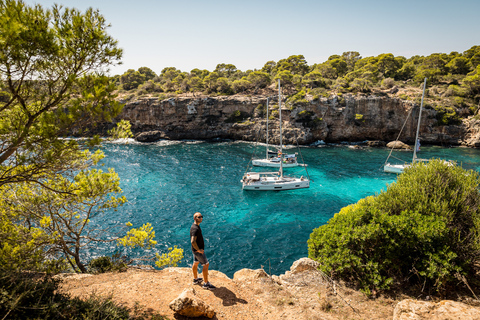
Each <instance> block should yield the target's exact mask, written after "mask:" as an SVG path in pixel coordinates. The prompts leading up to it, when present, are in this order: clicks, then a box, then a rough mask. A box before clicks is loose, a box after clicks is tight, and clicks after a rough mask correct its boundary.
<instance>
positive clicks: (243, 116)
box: [225, 110, 250, 123]
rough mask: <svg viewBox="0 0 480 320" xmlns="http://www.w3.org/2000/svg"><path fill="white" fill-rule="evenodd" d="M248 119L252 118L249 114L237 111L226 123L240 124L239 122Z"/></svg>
mask: <svg viewBox="0 0 480 320" xmlns="http://www.w3.org/2000/svg"><path fill="white" fill-rule="evenodd" d="M248 117H250V115H249V114H248V113H247V112H244V111H240V110H236V111H234V112H232V114H230V115H229V116H228V118H227V119H226V120H225V122H227V123H238V122H242V121H244V120H245V119H247V118H248Z"/></svg>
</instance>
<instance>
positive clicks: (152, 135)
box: [135, 130, 167, 142]
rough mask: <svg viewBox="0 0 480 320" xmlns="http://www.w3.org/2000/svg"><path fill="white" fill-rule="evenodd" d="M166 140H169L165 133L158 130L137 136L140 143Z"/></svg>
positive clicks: (136, 138)
mask: <svg viewBox="0 0 480 320" xmlns="http://www.w3.org/2000/svg"><path fill="white" fill-rule="evenodd" d="M165 138H167V137H166V136H165V132H163V131H158V130H155V131H146V132H141V133H139V134H137V135H135V140H137V141H138V142H156V141H158V140H160V139H165Z"/></svg>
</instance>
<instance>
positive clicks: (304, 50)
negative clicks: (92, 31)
mask: <svg viewBox="0 0 480 320" xmlns="http://www.w3.org/2000/svg"><path fill="white" fill-rule="evenodd" d="M24 2H26V3H27V4H30V5H31V4H34V3H38V4H41V5H42V6H44V7H46V8H50V7H51V6H52V5H53V4H54V3H57V4H61V5H63V6H64V7H70V8H71V7H75V8H77V9H79V10H82V11H85V10H86V9H87V8H89V7H93V8H94V9H99V11H100V13H101V14H102V15H103V16H104V17H105V19H106V21H107V22H108V23H109V24H111V27H110V28H109V29H108V31H107V32H108V33H109V34H110V35H111V36H113V37H114V38H115V39H116V40H118V46H119V47H120V48H122V49H123V58H122V64H121V65H119V66H115V67H112V68H111V69H110V74H111V75H115V74H123V73H124V72H125V71H127V70H128V69H135V70H137V69H138V68H140V67H148V68H150V69H152V70H153V71H154V72H155V73H157V74H160V72H161V71H162V70H163V69H164V68H166V67H175V68H177V69H179V70H181V71H186V72H190V71H191V70H192V69H195V68H198V69H202V70H203V69H206V70H209V71H213V70H214V69H215V67H216V66H217V64H220V63H226V64H233V65H235V66H236V67H237V69H239V70H242V71H246V70H254V69H261V68H262V67H263V66H264V64H265V63H266V62H268V61H275V62H277V61H278V60H280V59H285V58H288V57H289V56H291V55H303V56H304V57H305V60H306V61H307V63H308V64H309V65H313V64H315V63H322V62H324V61H326V60H327V59H328V57H329V56H331V55H335V54H338V55H341V54H342V53H343V52H346V51H357V52H359V53H360V55H361V56H362V57H370V56H378V55H379V54H382V53H392V54H394V55H395V56H404V57H406V58H410V57H411V56H414V55H421V56H427V55H430V54H432V53H450V52H452V51H456V52H464V51H465V50H468V49H470V48H471V47H472V46H474V45H480V19H479V16H478V14H479V12H480V0H456V1H451V0H450V1H445V0H396V1H391V0H383V1H382V0H363V1H362V0H343V1H333V0H329V1H325V0H316V1H315V0H290V1H286V0H277V1H271V0H238V1H228V0H223V1H217V0H202V1H199V0H157V1H154V0H134V1H133V0H132V1H127V0H94V1H93V0H57V1H50V0H37V1H33V0H32V1H30V0H25V1H24Z"/></svg>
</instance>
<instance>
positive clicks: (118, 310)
mask: <svg viewBox="0 0 480 320" xmlns="http://www.w3.org/2000/svg"><path fill="white" fill-rule="evenodd" d="M59 283H60V281H59V280H58V279H54V278H51V277H45V278H39V277H38V276H36V275H35V274H32V273H10V272H8V271H5V270H2V269H0V293H1V295H0V316H1V317H2V319H10V320H23V319H44V320H45V319H52V320H60V319H65V320H67V319H68V320H71V319H79V320H80V319H81V320H95V319H98V320H103V319H112V320H114V319H129V320H142V319H151V320H161V319H165V317H163V316H161V315H159V314H156V313H152V311H151V310H145V309H143V308H141V307H140V306H139V305H136V306H135V307H133V308H131V309H130V308H127V307H125V306H122V305H120V304H118V303H116V302H114V301H113V300H112V299H111V298H109V297H100V296H95V295H92V296H90V297H89V298H88V299H85V300H82V299H79V298H72V297H70V296H68V295H66V294H63V293H59V292H58V289H59Z"/></svg>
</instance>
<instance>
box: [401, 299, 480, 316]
mask: <svg viewBox="0 0 480 320" xmlns="http://www.w3.org/2000/svg"><path fill="white" fill-rule="evenodd" d="M413 319H429V320H449V319H452V320H453V319H462V320H470V319H471V320H473V319H480V310H479V309H478V308H475V307H472V306H469V305H467V304H464V303H461V302H455V301H450V300H443V301H440V302H428V301H417V300H412V299H406V300H402V301H400V302H399V303H398V304H397V305H396V307H395V310H394V311H393V320H413Z"/></svg>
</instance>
